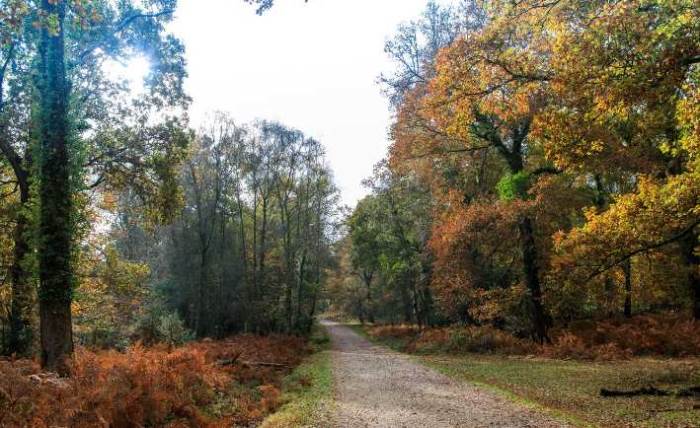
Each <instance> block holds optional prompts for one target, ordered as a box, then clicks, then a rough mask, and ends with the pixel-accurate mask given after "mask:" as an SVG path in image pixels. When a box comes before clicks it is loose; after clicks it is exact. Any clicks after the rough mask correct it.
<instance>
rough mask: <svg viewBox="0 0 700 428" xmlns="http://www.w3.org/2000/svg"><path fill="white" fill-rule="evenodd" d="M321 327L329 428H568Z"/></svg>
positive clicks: (341, 330) (339, 329)
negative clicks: (329, 384) (330, 400)
mask: <svg viewBox="0 0 700 428" xmlns="http://www.w3.org/2000/svg"><path fill="white" fill-rule="evenodd" d="M324 325H325V327H326V328H327V329H328V332H329V334H330V335H331V338H332V342H333V354H332V355H333V376H334V381H335V401H336V402H335V405H336V410H335V414H334V415H333V426H336V427H343V428H346V427H420V428H428V427H533V428H534V427H538V428H545V427H567V426H568V425H566V424H564V423H561V422H557V421H554V420H551V419H549V418H547V417H546V416H543V415H541V414H538V413H537V412H535V411H533V410H530V409H527V408H524V407H521V406H519V405H517V404H515V403H513V402H511V401H508V400H506V399H504V398H501V397H499V396H497V395H494V394H493V393H491V392H489V391H485V390H482V389H480V388H478V387H476V386H474V385H469V384H460V383H457V382H454V381H452V380H451V379H449V378H447V377H446V376H444V375H442V374H440V373H437V372H435V371H433V370H431V369H429V368H426V367H423V366H421V365H419V364H416V363H414V362H412V361H411V360H410V359H409V358H408V357H407V356H405V355H402V354H399V353H397V352H393V351H391V350H389V349H387V348H384V347H382V346H377V345H374V344H372V343H371V342H369V341H368V340H367V339H365V338H363V337H361V336H360V335H358V334H357V333H355V332H354V331H353V330H352V329H350V328H348V327H345V326H343V325H340V324H336V323H332V322H324Z"/></svg>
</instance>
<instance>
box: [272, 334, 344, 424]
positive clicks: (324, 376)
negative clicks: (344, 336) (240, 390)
mask: <svg viewBox="0 0 700 428" xmlns="http://www.w3.org/2000/svg"><path fill="white" fill-rule="evenodd" d="M311 343H312V345H313V346H314V348H315V349H314V353H313V354H312V355H311V356H310V357H309V358H308V359H307V360H306V361H304V362H303V363H302V364H301V365H300V366H298V367H297V368H296V369H295V370H294V371H293V372H292V373H290V374H289V375H288V376H287V377H286V378H285V379H284V381H283V384H282V398H281V400H282V402H283V403H284V404H283V405H282V407H280V409H279V410H278V411H277V412H275V413H274V414H272V415H270V416H269V417H267V419H265V421H264V422H263V423H262V425H261V427H263V428H291V427H316V426H323V425H324V421H327V420H328V418H329V416H330V412H331V410H332V406H333V376H332V370H331V355H330V352H329V349H330V337H329V336H328V334H327V333H326V331H325V330H324V329H323V327H320V326H318V327H316V330H315V331H314V334H313V335H312V336H311Z"/></svg>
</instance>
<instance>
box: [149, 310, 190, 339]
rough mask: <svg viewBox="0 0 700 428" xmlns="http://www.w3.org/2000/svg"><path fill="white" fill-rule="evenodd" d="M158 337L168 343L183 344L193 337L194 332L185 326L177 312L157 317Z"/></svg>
mask: <svg viewBox="0 0 700 428" xmlns="http://www.w3.org/2000/svg"><path fill="white" fill-rule="evenodd" d="M157 331H158V339H159V340H160V341H161V342H164V343H167V344H169V345H173V346H177V345H183V344H184V343H186V342H189V341H191V340H193V339H194V333H193V332H192V331H190V330H188V329H187V328H186V327H185V323H184V322H183V321H182V319H181V318H180V317H179V316H178V315H177V314H167V315H162V316H161V317H160V318H159V319H158V328H157Z"/></svg>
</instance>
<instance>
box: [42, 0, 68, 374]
mask: <svg viewBox="0 0 700 428" xmlns="http://www.w3.org/2000/svg"><path fill="white" fill-rule="evenodd" d="M65 8H66V5H65V1H64V0H58V1H56V0H42V2H41V10H42V12H43V13H44V16H46V17H55V23H56V25H55V27H54V25H51V26H49V24H48V23H47V22H45V23H43V25H42V30H41V36H40V39H39V60H38V62H37V64H38V68H39V69H38V73H37V77H38V82H37V83H38V85H37V86H38V94H39V108H38V111H39V131H40V132H39V145H40V153H41V159H40V164H39V171H40V182H39V198H40V211H39V231H40V237H41V238H40V241H39V280H40V288H39V316H40V333H41V363H42V366H43V367H44V368H46V369H49V370H54V371H57V372H59V373H60V374H62V375H66V374H68V359H69V358H70V357H71V356H72V354H73V333H72V320H71V300H72V285H73V267H72V263H71V247H72V237H73V233H72V229H73V228H72V224H71V223H72V221H71V213H72V209H73V206H72V198H71V185H70V184H71V182H70V158H69V149H68V138H69V125H68V94H69V88H68V81H67V79H66V70H65V57H64V56H65V41H64V32H63V21H64V18H65ZM50 27H51V28H50Z"/></svg>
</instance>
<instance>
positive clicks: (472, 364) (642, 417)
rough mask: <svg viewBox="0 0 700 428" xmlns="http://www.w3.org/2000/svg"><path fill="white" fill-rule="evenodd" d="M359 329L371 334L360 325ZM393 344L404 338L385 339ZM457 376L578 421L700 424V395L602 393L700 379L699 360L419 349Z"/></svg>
mask: <svg viewBox="0 0 700 428" xmlns="http://www.w3.org/2000/svg"><path fill="white" fill-rule="evenodd" d="M355 329H356V331H358V332H360V333H362V334H364V335H365V336H367V334H366V332H364V331H363V330H362V328H361V327H355ZM382 343H383V344H386V345H387V346H391V347H393V348H394V349H396V348H400V347H401V341H400V340H395V341H390V342H386V343H385V342H384V341H382ZM414 358H415V359H416V361H418V362H421V363H423V364H426V365H428V366H430V367H432V368H434V369H436V370H438V371H440V372H442V373H444V374H446V375H448V376H450V377H452V378H454V379H457V380H460V381H467V382H471V383H475V384H478V385H481V386H485V387H487V388H489V389H491V390H493V391H495V392H496V393H498V394H500V395H502V396H504V397H506V398H508V399H511V400H513V401H516V402H519V403H521V404H523V405H526V406H528V407H532V408H535V409H537V410H540V411H544V412H546V413H548V414H550V415H552V416H554V417H555V418H558V419H563V420H566V421H568V422H570V423H572V424H574V425H576V426H600V427H629V426H631V427H679V428H680V427H684V428H685V427H700V409H694V407H695V406H697V405H700V401H699V400H697V399H691V398H674V397H633V398H603V397H601V396H600V389H601V388H608V389H635V388H639V387H642V386H648V385H653V386H656V387H658V388H662V389H671V390H676V389H679V388H684V387H689V386H694V385H700V360H697V359H686V360H682V359H664V360H657V359H650V358H643V359H642V358H639V359H633V360H630V361H615V362H586V361H562V360H550V359H541V358H523V357H506V356H495V355H477V354H469V355H460V356H454V355H445V354H430V355H426V354H422V355H415V356H414Z"/></svg>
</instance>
